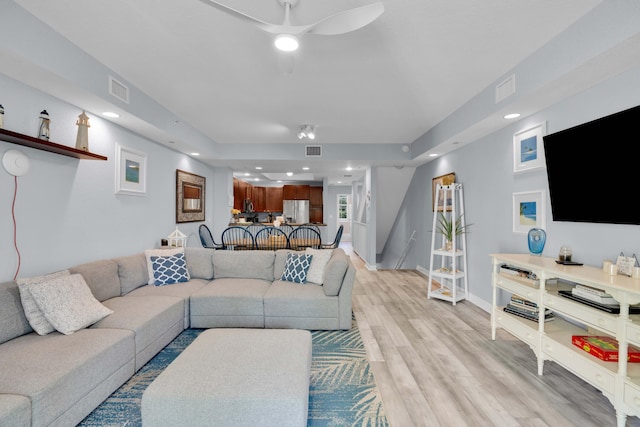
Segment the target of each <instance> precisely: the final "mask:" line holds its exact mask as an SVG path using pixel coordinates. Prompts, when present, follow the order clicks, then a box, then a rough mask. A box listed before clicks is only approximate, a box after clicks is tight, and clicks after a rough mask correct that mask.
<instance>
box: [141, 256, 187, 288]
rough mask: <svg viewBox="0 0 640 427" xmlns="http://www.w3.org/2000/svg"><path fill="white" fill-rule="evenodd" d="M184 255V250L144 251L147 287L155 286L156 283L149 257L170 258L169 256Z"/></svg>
mask: <svg viewBox="0 0 640 427" xmlns="http://www.w3.org/2000/svg"><path fill="white" fill-rule="evenodd" d="M183 253H184V248H174V249H147V250H146V251H144V256H145V259H146V261H147V272H148V276H149V277H148V278H147V283H148V284H149V285H155V283H156V279H155V276H154V274H153V264H152V261H151V257H152V256H161V257H167V256H171V255H175V254H183Z"/></svg>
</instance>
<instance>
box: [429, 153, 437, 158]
mask: <svg viewBox="0 0 640 427" xmlns="http://www.w3.org/2000/svg"><path fill="white" fill-rule="evenodd" d="M429 157H438V153H431V154H429Z"/></svg>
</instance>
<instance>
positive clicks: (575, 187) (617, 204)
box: [543, 106, 640, 224]
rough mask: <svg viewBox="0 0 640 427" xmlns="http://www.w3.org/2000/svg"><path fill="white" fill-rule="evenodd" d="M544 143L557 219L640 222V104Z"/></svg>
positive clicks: (554, 211) (613, 222)
mask: <svg viewBox="0 0 640 427" xmlns="http://www.w3.org/2000/svg"><path fill="white" fill-rule="evenodd" d="M543 141H544V154H545V160H546V165H547V179H548V181H549V196H550V199H551V211H552V214H553V220H554V221H571V222H594V223H610V224H640V210H638V209H637V208H635V206H634V205H635V203H633V199H634V198H635V197H636V195H637V194H640V106H637V107H634V108H631V109H628V110H624V111H621V112H618V113H615V114H612V115H610V116H606V117H603V118H600V119H597V120H593V121H591V122H588V123H584V124H581V125H578V126H575V127H572V128H569V129H565V130H562V131H560V132H556V133H553V134H550V135H546V136H544V137H543Z"/></svg>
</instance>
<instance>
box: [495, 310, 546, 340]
mask: <svg viewBox="0 0 640 427" xmlns="http://www.w3.org/2000/svg"><path fill="white" fill-rule="evenodd" d="M494 316H495V319H496V323H497V326H500V327H501V328H503V329H505V330H506V331H508V332H509V333H511V334H512V335H514V336H515V337H517V338H518V339H520V340H522V341H524V342H526V343H527V344H529V345H530V346H533V345H535V343H536V339H537V337H538V329H537V328H538V324H537V323H535V322H532V321H530V320H526V319H522V318H520V317H517V316H513V315H510V314H508V313H505V312H504V311H503V310H502V307H496V308H495V312H494ZM525 322H527V323H531V325H528V324H527V323H525Z"/></svg>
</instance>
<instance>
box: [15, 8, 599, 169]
mask: <svg viewBox="0 0 640 427" xmlns="http://www.w3.org/2000/svg"><path fill="white" fill-rule="evenodd" d="M219 1H220V2H221V3H224V4H225V5H228V6H230V7H233V8H235V9H237V10H239V11H242V12H243V13H246V14H248V15H252V16H255V17H257V18H259V19H261V20H263V21H268V22H273V23H276V24H279V23H282V21H283V14H284V12H283V8H282V6H281V5H280V3H279V1H278V0H260V1H258V0H219ZM15 2H16V3H17V4H19V5H20V6H22V7H23V8H25V9H26V10H28V11H29V12H30V13H32V14H33V15H35V16H36V17H37V18H39V19H40V20H42V21H43V22H45V23H46V24H48V25H49V26H50V27H52V28H53V29H54V30H55V31H57V32H58V33H60V34H62V35H63V36H64V37H66V38H67V39H69V40H70V41H71V42H72V43H74V44H75V45H77V46H78V47H80V48H81V49H83V50H84V51H86V52H87V53H89V54H90V55H91V56H93V57H94V58H96V59H97V60H98V61H100V62H102V63H103V64H105V65H106V66H107V67H109V68H110V69H112V70H114V71H115V72H116V73H117V74H118V75H120V76H122V77H123V78H124V79H126V80H127V81H128V82H130V83H131V84H132V85H134V86H135V87H136V88H138V89H139V90H141V91H142V92H144V93H145V94H146V95H147V96H149V97H151V98H152V99H154V100H156V101H157V102H159V103H160V104H162V105H163V106H164V107H165V108H167V109H168V110H170V111H171V112H173V113H174V114H175V115H176V116H177V117H179V118H180V120H182V121H183V122H185V123H188V124H189V125H191V126H192V127H194V128H195V129H197V130H199V131H200V132H202V133H203V134H204V135H206V136H208V137H209V138H210V139H211V140H213V141H215V142H216V143H222V144H232V145H235V146H234V147H233V148H234V149H236V150H238V152H242V146H241V144H246V143H251V144H270V143H290V144H298V145H300V144H302V143H301V142H300V141H299V140H298V138H297V137H296V133H297V131H298V126H299V125H300V124H303V123H312V124H315V125H316V126H317V128H318V131H317V133H318V137H317V139H316V140H315V141H314V142H313V144H320V145H323V146H324V147H328V146H330V145H331V144H345V143H358V144H363V148H362V149H363V150H366V147H367V144H382V143H387V144H398V145H409V144H411V143H412V142H413V141H415V140H416V139H417V138H418V137H420V136H421V135H423V134H424V133H425V132H427V131H428V130H429V129H431V128H432V127H433V126H434V125H436V124H437V123H438V122H440V121H441V120H443V119H444V118H446V117H447V116H448V115H449V114H451V113H452V112H453V111H455V110H456V109H458V108H459V107H460V106H461V105H463V104H464V103H466V102H467V101H469V100H470V99H472V98H473V97H474V96H475V95H477V94H478V93H479V92H480V91H482V90H483V89H485V88H487V87H488V86H489V85H491V84H493V83H494V82H495V81H496V80H497V79H499V78H501V77H502V76H504V74H505V73H507V72H508V71H509V70H510V69H512V68H513V67H514V66H516V65H517V64H518V63H520V62H521V61H522V60H523V59H525V58H526V57H528V56H529V55H530V54H532V53H533V52H534V51H536V50H537V49H538V48H540V47H541V46H543V45H544V44H545V43H547V42H548V41H549V40H551V39H552V38H553V37H555V36H556V35H558V34H559V33H560V32H562V31H563V30H564V29H565V28H567V27H568V26H569V25H570V24H572V23H573V22H575V21H576V20H577V19H579V18H580V17H581V16H582V15H584V14H585V13H586V12H588V11H589V10H590V9H591V8H593V7H594V6H595V5H597V4H598V3H599V2H600V0H589V1H585V0H563V1H558V0H537V1H530V0H483V1H472V0H467V1H450V0H384V1H383V3H384V7H385V11H384V13H383V14H382V16H380V17H379V18H378V19H377V20H376V21H374V22H373V23H371V24H369V25H368V26H366V27H364V28H362V29H359V30H357V31H354V32H351V33H347V34H342V35H334V36H319V35H312V34H307V35H305V36H303V37H302V39H301V48H300V50H299V52H298V53H296V59H295V68H294V71H293V73H292V74H286V73H283V72H282V71H281V69H280V67H279V65H278V59H277V54H276V52H275V50H274V48H273V47H272V36H271V35H269V34H268V33H265V32H263V31H261V30H259V29H258V28H257V27H255V26H253V25H251V24H249V23H247V22H244V21H241V20H239V19H237V18H235V17H233V16H230V15H228V14H225V13H223V12H221V11H219V10H217V9H215V8H213V7H211V6H208V5H207V4H205V2H206V0H205V1H200V0H181V1H167V0H164V1H158V0H136V1H130V0H112V1H108V2H105V1H99V0H58V1H51V2H42V1H40V0H15ZM372 2H373V0H300V1H299V3H298V4H297V5H296V6H295V7H294V8H293V10H292V13H291V21H292V23H293V24H306V23H312V22H316V21H318V20H319V19H321V18H323V17H325V16H327V15H330V14H332V13H336V12H340V11H342V10H346V9H349V8H352V7H356V6H361V5H365V4H369V3H372ZM160 142H166V141H160ZM202 160H203V161H205V162H208V163H211V164H214V165H220V164H224V165H226V166H230V167H232V168H234V169H235V170H237V171H244V170H250V169H251V170H252V172H253V173H255V170H253V169H254V167H255V166H257V165H260V166H262V167H263V171H262V172H265V173H272V174H279V173H283V172H285V171H287V170H290V169H293V170H296V168H298V167H300V166H303V165H302V164H299V162H292V161H291V160H284V161H283V160H280V159H270V160H268V159H265V158H262V159H261V158H259V156H258V155H256V158H252V156H251V155H250V154H247V153H246V151H245V152H243V154H242V156H238V159H229V158H226V159H224V161H220V160H219V159H215V158H213V157H212V158H203V159H202ZM352 163H354V165H355V163H356V162H352ZM348 164H350V162H349V159H344V161H326V160H324V161H316V162H315V163H311V162H310V165H309V166H311V170H310V171H309V172H304V173H309V174H312V175H313V177H314V178H315V179H318V178H319V179H322V177H325V176H327V177H328V176H332V177H336V176H337V177H340V176H342V175H344V174H345V172H344V170H343V168H344V167H345V166H346V165H348ZM366 164H367V161H359V162H357V165H356V166H358V168H361V167H363V166H366ZM300 172H301V173H302V171H300Z"/></svg>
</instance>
